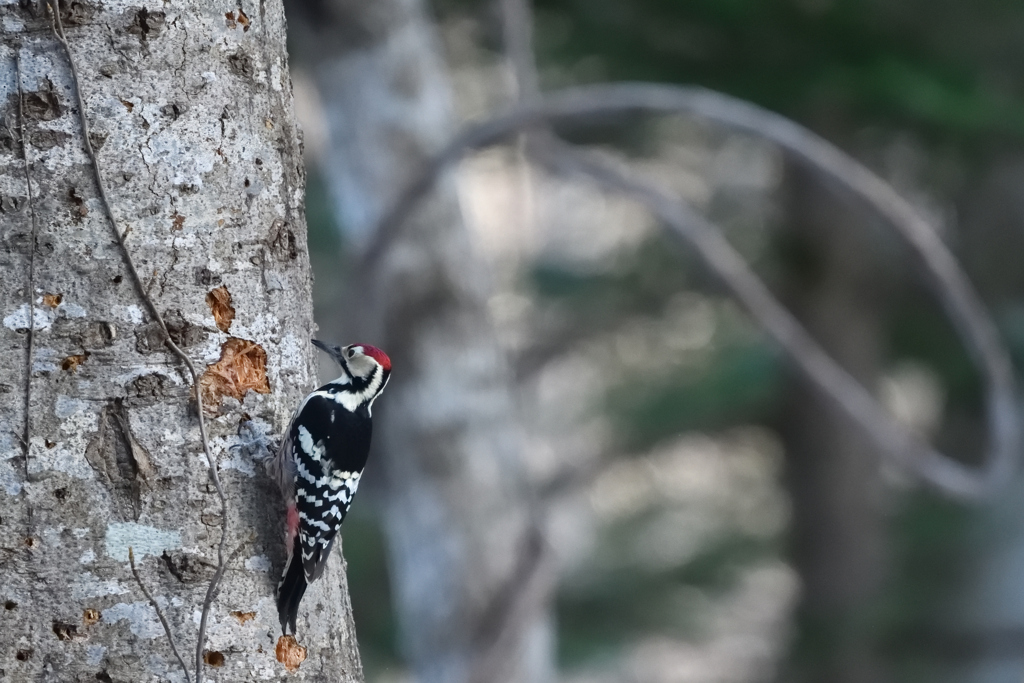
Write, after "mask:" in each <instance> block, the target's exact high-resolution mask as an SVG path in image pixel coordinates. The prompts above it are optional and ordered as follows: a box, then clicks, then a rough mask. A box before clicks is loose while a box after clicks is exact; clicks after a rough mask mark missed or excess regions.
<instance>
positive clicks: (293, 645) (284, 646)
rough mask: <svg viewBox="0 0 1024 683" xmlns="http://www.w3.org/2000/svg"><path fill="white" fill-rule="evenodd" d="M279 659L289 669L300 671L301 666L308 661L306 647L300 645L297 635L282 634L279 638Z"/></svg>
mask: <svg viewBox="0 0 1024 683" xmlns="http://www.w3.org/2000/svg"><path fill="white" fill-rule="evenodd" d="M276 654H277V661H279V662H281V663H282V664H284V668H286V669H288V670H289V671H293V672H294V671H298V670H299V666H300V665H301V664H302V663H303V662H304V661H306V648H304V647H302V646H301V645H299V643H298V642H297V641H296V640H295V636H281V637H280V638H278V639H277V648H276Z"/></svg>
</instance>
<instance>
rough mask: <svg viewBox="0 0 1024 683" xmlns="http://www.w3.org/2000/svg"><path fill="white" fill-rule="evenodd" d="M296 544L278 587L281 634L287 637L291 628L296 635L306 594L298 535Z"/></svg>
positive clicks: (278, 612)
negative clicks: (302, 602)
mask: <svg viewBox="0 0 1024 683" xmlns="http://www.w3.org/2000/svg"><path fill="white" fill-rule="evenodd" d="M294 543H295V545H294V546H293V547H292V553H291V557H290V558H289V560H288V566H287V567H285V570H284V578H282V579H281V583H280V584H278V586H277V614H278V616H279V617H280V619H281V632H282V633H283V634H285V635H287V634H288V627H289V626H291V629H292V634H294V633H295V620H296V618H297V617H298V616H299V602H301V601H302V596H303V595H304V594H305V592H306V575H305V573H304V572H303V570H302V549H301V547H300V546H299V537H298V535H296V536H295V541H294Z"/></svg>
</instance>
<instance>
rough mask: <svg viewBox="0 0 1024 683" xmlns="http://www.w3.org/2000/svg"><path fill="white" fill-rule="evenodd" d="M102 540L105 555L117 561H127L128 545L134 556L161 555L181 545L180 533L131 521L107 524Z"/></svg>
mask: <svg viewBox="0 0 1024 683" xmlns="http://www.w3.org/2000/svg"><path fill="white" fill-rule="evenodd" d="M104 541H105V544H106V549H107V555H109V556H110V557H112V558H114V559H115V560H117V561H119V562H127V561H128V546H131V548H132V552H134V553H135V557H136V558H141V557H142V556H143V555H161V554H162V553H163V552H164V551H166V550H175V549H177V548H180V547H181V533H180V532H178V531H168V530H165V529H157V528H156V527H151V526H146V525H144V524H135V523H133V522H124V523H122V522H114V523H112V524H108V525H107V534H106V537H105V539H104ZM144 604H146V605H148V604H149V603H144Z"/></svg>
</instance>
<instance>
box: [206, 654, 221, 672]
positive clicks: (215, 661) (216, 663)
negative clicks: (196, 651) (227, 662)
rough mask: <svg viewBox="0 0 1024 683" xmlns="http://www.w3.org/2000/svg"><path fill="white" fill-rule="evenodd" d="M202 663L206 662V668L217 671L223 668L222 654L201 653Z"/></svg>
mask: <svg viewBox="0 0 1024 683" xmlns="http://www.w3.org/2000/svg"><path fill="white" fill-rule="evenodd" d="M203 661H204V662H206V664H207V665H208V666H212V667H214V668H218V669H219V668H220V667H222V666H224V653H223V652H217V651H216V650H207V651H206V652H204V653H203Z"/></svg>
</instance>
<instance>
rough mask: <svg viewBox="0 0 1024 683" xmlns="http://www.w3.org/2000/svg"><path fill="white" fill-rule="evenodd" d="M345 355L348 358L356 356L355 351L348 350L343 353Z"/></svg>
mask: <svg viewBox="0 0 1024 683" xmlns="http://www.w3.org/2000/svg"><path fill="white" fill-rule="evenodd" d="M345 355H346V356H348V357H349V358H351V357H353V356H354V355H356V350H355V349H349V350H348V351H346V352H345Z"/></svg>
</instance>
